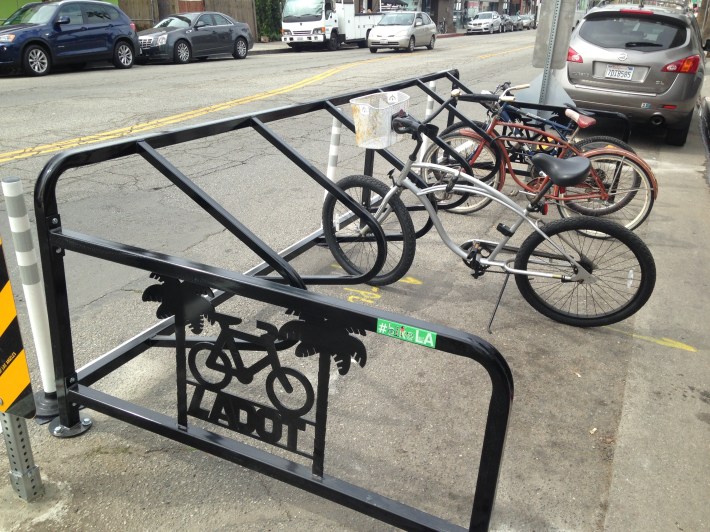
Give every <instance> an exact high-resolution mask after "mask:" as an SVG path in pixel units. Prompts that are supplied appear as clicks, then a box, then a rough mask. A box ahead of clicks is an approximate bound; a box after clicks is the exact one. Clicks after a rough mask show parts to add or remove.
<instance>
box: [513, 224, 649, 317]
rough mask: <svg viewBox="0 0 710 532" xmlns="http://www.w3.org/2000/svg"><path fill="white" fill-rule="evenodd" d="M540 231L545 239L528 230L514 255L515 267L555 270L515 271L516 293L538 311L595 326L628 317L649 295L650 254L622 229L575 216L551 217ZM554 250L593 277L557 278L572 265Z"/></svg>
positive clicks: (567, 273)
mask: <svg viewBox="0 0 710 532" xmlns="http://www.w3.org/2000/svg"><path fill="white" fill-rule="evenodd" d="M543 231H544V233H545V234H546V235H547V237H548V239H549V240H548V239H545V238H544V237H543V236H542V235H540V234H539V233H538V232H534V233H532V234H531V235H530V236H528V238H527V239H525V241H524V242H523V245H522V246H521V247H520V250H519V251H518V253H517V255H516V257H515V268H516V269H517V270H529V271H535V272H543V273H547V274H552V275H557V276H558V278H557V279H555V278H546V277H537V276H531V275H525V274H516V275H515V282H516V284H517V285H518V290H520V294H521V295H522V296H523V297H524V298H525V300H526V301H527V302H528V303H529V304H530V305H531V306H532V307H533V308H534V309H535V310H537V311H538V312H540V313H541V314H544V315H545V316H547V317H548V318H551V319H553V320H555V321H558V322H560V323H564V324H566V325H574V326H576V327H598V326H601V325H610V324H612V323H616V322H618V321H621V320H624V319H626V318H628V317H629V316H631V315H633V314H634V313H635V312H637V311H638V310H639V309H640V308H641V307H643V306H644V305H645V304H646V301H648V298H649V297H651V293H652V292H653V287H654V285H655V283H656V266H655V263H654V261H653V256H652V255H651V251H650V250H649V249H648V247H646V244H644V242H643V241H642V240H641V239H640V238H639V237H638V236H636V235H635V234H634V233H632V232H631V231H629V230H628V229H626V228H624V227H622V226H621V225H619V224H618V223H615V222H612V221H609V220H604V219H599V218H589V217H581V218H570V219H562V220H556V221H554V222H551V223H549V224H546V225H545V226H544V227H543ZM591 234H594V235H599V236H597V237H595V236H590V235H591ZM553 244H554V245H553ZM555 246H557V247H555ZM558 248H559V249H558ZM560 250H563V251H564V252H565V253H567V254H568V255H569V256H570V257H572V258H573V259H574V260H575V261H577V263H579V264H580V265H581V266H582V267H583V268H584V269H585V270H586V271H587V272H589V273H591V274H593V276H594V277H593V280H592V281H591V282H590V281H586V282H585V281H583V280H579V281H569V280H562V279H560V278H559V276H573V275H575V274H576V268H577V267H576V266H575V265H574V264H573V263H571V262H570V261H569V260H568V259H567V258H565V256H564V255H563V254H562V253H561V252H560Z"/></svg>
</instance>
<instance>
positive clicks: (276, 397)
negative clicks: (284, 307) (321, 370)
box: [188, 313, 315, 416]
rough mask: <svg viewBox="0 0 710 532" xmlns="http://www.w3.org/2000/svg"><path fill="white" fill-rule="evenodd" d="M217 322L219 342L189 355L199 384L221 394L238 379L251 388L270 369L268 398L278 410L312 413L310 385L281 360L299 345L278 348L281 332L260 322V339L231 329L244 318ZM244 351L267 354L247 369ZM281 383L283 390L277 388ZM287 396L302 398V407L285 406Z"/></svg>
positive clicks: (291, 342)
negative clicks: (206, 371)
mask: <svg viewBox="0 0 710 532" xmlns="http://www.w3.org/2000/svg"><path fill="white" fill-rule="evenodd" d="M214 321H216V322H217V323H219V326H220V333H219V335H218V336H217V339H216V341H215V342H198V343H196V344H195V345H194V346H193V347H192V348H191V349H190V352H189V353H188V365H189V367H190V370H191V371H192V374H193V376H194V377H195V379H196V380H197V382H199V383H200V384H201V385H202V386H204V387H205V388H207V389H208V390H211V391H214V392H219V391H220V390H223V389H224V388H225V387H226V386H227V385H228V384H229V383H230V382H231V381H232V378H234V377H236V379H237V380H238V381H239V382H241V383H242V384H249V383H251V382H252V381H253V380H254V377H255V376H256V375H257V374H258V373H260V372H261V371H263V370H266V369H270V371H269V374H268V375H267V376H266V384H265V386H266V394H267V396H268V397H269V400H270V401H271V403H272V404H273V405H274V406H275V407H276V409H277V410H279V411H280V412H281V413H283V414H288V415H289V416H302V415H303V414H305V413H307V412H309V411H310V410H311V408H312V407H313V403H314V399H315V393H314V391H313V386H312V385H311V383H310V381H309V380H308V379H307V378H306V376H305V375H303V374H302V373H300V372H299V371H297V370H295V369H293V368H285V367H283V366H282V365H281V361H280V359H279V356H278V351H279V350H282V349H286V348H288V347H291V346H293V345H295V344H296V341H294V340H287V341H283V342H280V343H279V344H278V346H277V344H276V340H277V338H278V337H279V332H278V329H277V328H276V327H274V326H273V325H271V324H269V323H266V322H263V321H259V320H257V322H256V326H257V328H258V329H261V330H262V331H264V334H262V335H260V336H257V335H253V334H249V333H246V332H243V331H239V330H237V329H233V328H231V327H232V326H234V325H239V324H240V323H241V322H242V320H241V319H240V318H237V317H234V316H229V315H226V314H220V313H215V314H214ZM240 349H243V350H250V351H265V353H266V354H265V355H264V357H263V358H261V359H259V360H258V361H257V362H255V363H254V364H252V365H250V366H247V365H246V364H245V363H244V360H243V358H242V355H241V353H240V352H239V350H240ZM229 355H231V358H230V356H229ZM203 358H204V363H203V364H201V365H202V368H203V371H204V368H207V369H209V370H211V372H212V373H210V375H209V377H208V376H206V375H205V374H204V373H202V372H201V370H200V368H199V367H198V360H202V359H203ZM277 383H278V384H279V385H280V387H277ZM284 392H285V395H284ZM294 392H300V393H294ZM287 396H290V397H291V398H292V399H293V398H298V400H294V402H296V403H297V404H298V405H299V406H297V407H293V406H290V405H287V404H286V403H284V402H283V401H282V400H281V398H283V397H287ZM280 397H281V398H280Z"/></svg>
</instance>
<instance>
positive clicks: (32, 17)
mask: <svg viewBox="0 0 710 532" xmlns="http://www.w3.org/2000/svg"><path fill="white" fill-rule="evenodd" d="M56 12H57V6H55V5H51V4H43V5H38V4H33V5H28V6H25V7H22V8H20V9H18V10H17V11H15V12H14V13H13V14H12V15H11V16H10V18H8V19H7V20H6V21H5V22H3V24H2V25H3V26H9V25H10V24H46V23H47V22H49V21H50V20H52V17H53V16H54V13H56Z"/></svg>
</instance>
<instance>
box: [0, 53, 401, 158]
mask: <svg viewBox="0 0 710 532" xmlns="http://www.w3.org/2000/svg"><path fill="white" fill-rule="evenodd" d="M392 58H393V57H382V58H378V59H366V60H364V61H357V62H355V63H348V64H345V65H341V66H338V67H335V68H331V69H329V70H326V71H325V72H322V73H320V74H316V75H315V76H311V77H308V78H306V79H303V80H301V81H298V82H296V83H292V84H291V85H286V86H285V87H280V88H278V89H273V90H270V91H266V92H260V93H258V94H253V95H251V96H245V97H243V98H237V99H236V100H229V101H227V102H223V103H219V104H215V105H210V106H208V107H201V108H199V109H193V110H192V111H187V112H185V113H180V114H176V115H172V116H166V117H165V118H159V119H157V120H150V121H148V122H143V123H140V124H133V125H132V126H128V127H123V128H120V129H112V130H111V131H104V132H102V133H96V134H94V135H86V136H83V137H77V138H74V139H69V140H63V141H60V142H54V143H51V144H41V145H39V146H32V147H29V148H24V149H22V150H16V151H10V152H6V153H0V164H1V163H6V162H9V161H17V160H19V159H27V158H29V157H34V156H36V155H46V154H48V153H53V152H57V151H63V150H67V149H69V148H76V147H77V146H85V145H87V144H94V143H96V142H105V141H108V140H113V139H117V138H120V137H126V136H130V135H137V134H139V133H144V132H146V131H150V130H153V129H159V128H163V127H166V126H170V125H174V124H177V123H180V122H185V121H187V120H191V119H193V118H199V117H201V116H205V115H207V114H209V113H216V112H219V111H224V110H226V109H230V108H232V107H236V106H238V105H243V104H245V103H250V102H255V101H257V100H264V99H266V98H270V97H272V96H278V95H280V94H286V93H288V92H292V91H295V90H297V89H301V88H303V87H306V86H308V85H313V84H314V83H318V82H320V81H323V80H324V79H326V78H329V77H331V76H334V75H336V74H338V73H340V72H343V71H344V70H348V69H350V68H355V67H358V66H361V65H364V64H367V63H373V62H377V61H386V60H388V59H392Z"/></svg>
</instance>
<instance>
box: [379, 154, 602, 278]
mask: <svg viewBox="0 0 710 532" xmlns="http://www.w3.org/2000/svg"><path fill="white" fill-rule="evenodd" d="M411 169H431V170H436V171H439V172H445V173H448V174H456V179H463V180H465V181H467V182H468V183H469V184H468V185H460V184H456V185H454V187H453V188H452V190H451V191H453V192H458V193H468V194H477V195H480V196H485V197H486V198H490V199H491V200H493V201H495V202H496V203H498V204H500V205H502V206H504V207H506V208H507V209H509V210H511V211H512V212H514V213H515V214H516V215H517V216H518V219H517V220H516V222H515V223H513V225H512V226H511V227H510V228H509V229H510V233H511V234H510V236H508V235H503V239H502V240H501V241H500V242H488V243H491V244H495V248H494V249H493V251H491V252H490V254H489V256H488V257H487V258H486V257H481V256H477V257H476V258H475V260H476V261H477V262H478V263H479V264H482V265H484V266H493V267H498V268H501V269H503V271H505V272H506V273H509V274H520V275H531V276H535V277H546V278H549V279H560V280H562V281H569V282H574V281H580V280H582V281H584V282H594V276H593V275H592V274H590V273H588V272H587V271H586V269H585V268H583V267H582V265H580V264H579V263H578V262H577V261H576V260H575V259H574V258H572V257H571V256H570V255H569V254H568V253H567V252H565V250H564V249H562V248H560V247H559V246H557V244H556V243H555V242H553V241H551V240H549V238H548V237H547V235H546V234H545V232H544V231H543V230H542V229H540V227H539V225H538V221H536V220H533V219H531V218H530V213H529V211H528V210H527V209H523V208H521V207H520V206H519V205H518V204H517V203H515V202H514V201H513V200H511V199H510V198H509V197H507V196H506V195H505V194H503V193H501V192H500V191H498V190H496V189H495V188H493V187H491V186H490V185H487V184H486V183H483V182H482V181H480V180H478V179H476V178H475V177H471V176H469V175H467V174H464V173H462V172H460V171H458V170H453V169H451V168H449V167H446V166H441V165H437V164H433V163H417V162H414V161H412V160H411V159H408V160H407V162H406V163H405V165H404V167H403V168H402V171H401V172H400V174H399V176H398V177H396V178H395V179H394V185H393V186H392V188H390V190H389V192H387V194H386V195H385V197H384V198H383V200H382V202H381V203H380V206H379V207H378V209H377V211H376V212H375V214H374V217H375V219H376V220H377V221H378V222H380V223H381V222H382V221H383V220H384V218H386V217H387V216H388V215H389V214H390V212H391V209H390V208H389V207H388V204H389V200H390V199H391V198H392V197H393V196H395V195H398V194H400V193H401V190H402V189H407V190H409V191H410V192H412V193H413V194H414V195H415V196H416V197H417V199H418V200H419V202H420V203H421V204H422V205H423V206H424V208H425V209H426V211H427V213H428V214H429V217H430V218H431V220H432V222H433V224H434V227H435V228H436V231H437V233H438V234H439V237H440V238H441V240H442V241H443V242H444V244H445V245H446V247H448V248H449V249H450V250H451V251H452V252H453V253H455V254H456V255H458V256H459V257H461V258H462V259H464V260H465V261H469V260H471V257H470V253H467V252H466V251H465V250H464V249H462V248H461V246H458V245H456V244H455V243H454V241H453V240H452V239H451V237H450V236H449V234H448V233H447V232H446V229H445V228H444V225H443V223H442V222H441V219H440V218H439V215H438V214H437V211H436V209H435V208H434V206H433V205H432V204H431V201H430V200H429V198H428V197H427V195H428V194H431V193H433V192H442V191H444V190H446V189H447V187H448V185H434V186H431V187H426V188H423V189H422V188H420V187H419V186H417V184H416V183H414V181H412V180H411V179H410V178H409V177H408V175H407V174H408V173H409V171H410V170H411ZM525 222H527V223H528V224H529V225H530V226H531V227H532V228H533V230H534V231H536V232H537V233H539V234H540V235H541V236H542V237H543V238H544V239H545V240H547V241H548V242H550V244H551V245H552V246H553V248H555V249H556V250H557V251H558V252H559V253H560V257H564V259H565V260H567V261H568V262H569V263H570V264H573V265H574V266H575V267H576V270H577V273H575V275H572V276H568V275H560V274H550V273H545V272H536V271H533V270H517V269H515V268H512V267H511V266H510V263H511V262H513V260H514V259H510V260H506V261H498V260H496V258H497V257H498V255H499V254H501V253H504V252H510V251H512V249H511V248H508V247H507V244H508V242H509V241H510V239H511V238H512V237H513V235H514V234H515V233H516V231H517V230H518V229H519V228H520V226H521V225H523V223H525ZM473 241H474V242H484V241H482V240H481V241H479V240H475V239H474V240H473ZM516 251H517V249H516Z"/></svg>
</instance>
